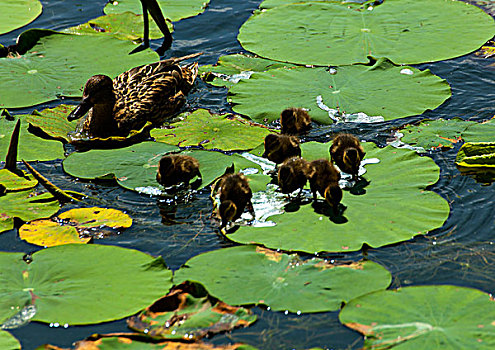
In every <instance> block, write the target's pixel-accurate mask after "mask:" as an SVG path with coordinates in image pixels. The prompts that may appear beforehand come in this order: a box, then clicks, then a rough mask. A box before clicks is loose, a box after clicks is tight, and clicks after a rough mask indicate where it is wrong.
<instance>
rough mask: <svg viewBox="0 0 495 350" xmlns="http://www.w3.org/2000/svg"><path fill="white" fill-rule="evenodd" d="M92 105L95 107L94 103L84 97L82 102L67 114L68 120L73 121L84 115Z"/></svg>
mask: <svg viewBox="0 0 495 350" xmlns="http://www.w3.org/2000/svg"><path fill="white" fill-rule="evenodd" d="M91 107H93V104H92V103H91V102H89V100H88V99H85V98H83V100H82V101H81V103H79V105H78V106H77V107H76V108H75V109H74V110H73V111H72V112H71V113H70V114H69V115H68V116H67V120H68V121H70V122H71V121H73V120H76V119H79V118H81V117H83V116H84V115H85V114H86V113H88V111H89V110H90V108H91Z"/></svg>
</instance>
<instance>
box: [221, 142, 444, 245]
mask: <svg viewBox="0 0 495 350" xmlns="http://www.w3.org/2000/svg"><path fill="white" fill-rule="evenodd" d="M307 144H308V143H305V144H303V145H302V146H301V148H302V150H303V157H305V151H304V150H305V148H306V147H307V146H306V145H307ZM309 144H311V143H309ZM321 147H322V148H323V146H321ZM329 147H330V143H328V144H326V147H324V148H323V149H326V152H322V153H321V157H327V156H328V154H327V153H328V148H329ZM364 148H365V151H366V158H378V159H379V163H378V164H368V165H366V170H367V172H366V174H365V175H364V178H365V179H366V180H367V181H369V182H370V183H369V184H368V185H367V186H366V187H364V192H365V193H364V194H362V195H353V194H352V193H350V192H345V193H344V197H343V200H342V203H343V204H344V205H345V206H346V207H347V208H346V209H345V211H344V212H343V216H342V217H340V218H338V219H339V220H336V218H332V217H329V216H327V215H325V214H323V213H325V211H323V213H322V211H321V210H320V209H321V208H319V206H318V205H316V206H314V204H311V205H310V204H308V205H303V206H301V207H300V209H299V210H298V211H296V212H286V213H283V214H280V215H275V216H272V217H270V218H269V220H270V221H273V222H275V223H276V225H275V226H272V227H249V226H242V227H240V228H239V229H238V230H237V231H236V232H234V233H232V234H229V235H228V236H227V237H228V238H229V239H231V240H233V241H235V242H238V243H244V244H247V243H253V242H256V243H259V244H263V245H264V246H266V247H269V248H273V249H277V248H279V249H283V250H286V251H291V250H294V251H304V252H309V253H314V252H320V251H331V252H343V251H355V250H359V249H360V248H361V246H362V245H363V244H364V243H366V244H367V245H369V246H371V247H381V246H384V245H388V244H393V243H397V242H401V241H405V240H408V239H411V238H413V237H414V236H416V235H421V234H426V233H427V232H428V231H431V230H433V229H435V228H438V227H441V226H442V225H443V223H444V221H445V220H446V219H447V217H448V215H449V205H448V203H447V201H446V200H445V199H443V198H442V197H440V196H439V195H438V194H436V193H434V192H432V191H428V190H427V189H426V188H427V187H428V186H429V185H432V184H434V183H435V182H437V180H438V178H439V171H440V169H439V168H438V166H437V165H436V164H435V162H434V161H433V160H432V159H431V158H428V157H420V156H419V155H417V154H416V152H414V151H411V150H405V149H395V148H393V147H391V146H387V147H385V148H381V149H380V148H378V147H376V146H374V145H372V144H369V143H366V144H364ZM366 158H365V160H366ZM320 213H322V214H320ZM332 219H333V220H334V221H336V222H341V221H343V223H336V222H334V221H332Z"/></svg>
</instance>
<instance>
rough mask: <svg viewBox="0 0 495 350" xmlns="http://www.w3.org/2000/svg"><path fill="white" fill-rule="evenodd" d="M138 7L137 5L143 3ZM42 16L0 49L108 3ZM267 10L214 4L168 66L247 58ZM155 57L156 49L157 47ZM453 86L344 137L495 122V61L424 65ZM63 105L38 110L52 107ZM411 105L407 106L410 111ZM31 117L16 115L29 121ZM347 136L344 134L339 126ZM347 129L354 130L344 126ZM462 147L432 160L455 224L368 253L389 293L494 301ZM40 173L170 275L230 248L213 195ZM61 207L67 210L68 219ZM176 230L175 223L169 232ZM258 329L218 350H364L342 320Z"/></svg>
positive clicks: (206, 89)
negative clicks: (112, 216)
mask: <svg viewBox="0 0 495 350" xmlns="http://www.w3.org/2000/svg"><path fill="white" fill-rule="evenodd" d="M136 1H137V0H136ZM42 2H43V14H42V15H41V16H40V17H39V18H38V19H37V20H36V21H34V22H33V23H32V24H30V25H29V26H27V27H24V28H22V29H19V30H16V31H14V32H12V33H9V34H6V35H3V36H0V43H2V44H3V45H11V44H13V43H14V42H15V38H16V36H17V35H18V34H20V33H21V32H22V31H24V30H25V29H27V28H49V29H56V30H57V29H62V28H66V27H69V26H73V25H76V24H79V23H83V22H86V21H87V20H89V19H91V18H94V17H97V16H100V15H101V14H102V8H103V6H104V4H105V2H106V1H103V0H98V1H95V0H93V1H79V0H77V1H42ZM260 2H261V1H260V0H256V1H255V0H249V1H246V0H242V1H240V0H237V1H236V0H212V1H211V4H210V5H209V7H208V8H207V10H206V11H205V12H204V13H203V14H201V15H199V16H196V17H194V18H190V19H185V20H183V21H181V22H179V23H176V25H175V33H174V39H175V41H174V43H173V46H172V49H171V50H169V51H168V52H167V53H166V56H167V57H168V56H180V55H183V54H189V53H192V52H197V51H203V52H204V55H203V56H201V57H200V58H199V61H200V64H211V63H215V62H216V61H217V59H218V57H219V56H220V55H225V54H231V53H237V52H242V51H243V50H242V48H241V46H240V45H239V43H238V42H237V39H236V36H237V32H238V28H239V27H240V26H241V25H242V23H243V22H244V21H245V20H246V19H247V18H248V17H249V16H250V15H251V13H252V11H253V10H255V9H256V8H257V6H258V4H259V3H260ZM154 45H155V47H158V45H159V42H156V43H154ZM419 68H420V69H430V70H431V71H432V72H433V73H434V74H437V75H439V76H440V77H442V78H444V79H446V80H447V81H448V82H449V84H450V85H451V87H452V98H451V99H449V100H448V101H447V102H445V103H444V104H443V105H442V106H440V107H439V108H437V109H436V110H434V111H428V112H426V113H424V115H422V116H415V117H410V118H404V119H401V120H397V121H392V122H386V123H380V124H374V125H365V126H358V125H356V126H353V127H352V128H351V129H347V130H348V131H350V132H353V133H355V134H359V135H360V137H361V138H362V139H366V140H369V141H374V142H376V143H378V144H379V145H384V144H385V141H386V139H387V137H389V135H390V129H391V128H393V127H397V126H400V125H403V124H406V123H411V122H415V121H419V120H421V119H423V118H425V117H428V118H452V117H461V118H463V119H471V120H477V121H482V120H486V119H488V118H491V117H492V116H493V115H494V114H495V106H494V104H493V101H494V95H493V94H494V93H495V89H494V81H495V79H494V78H495V61H494V60H492V59H486V60H485V59H482V58H479V57H476V56H475V55H474V54H470V55H467V56H463V57H460V58H457V59H453V60H448V61H443V62H438V63H433V64H423V65H420V66H419ZM188 100H189V102H188V106H187V108H191V109H193V108H200V107H201V108H210V109H211V110H213V111H215V112H226V111H230V107H229V105H228V104H227V103H226V90H225V89H223V88H215V87H211V86H208V85H206V84H205V83H203V82H202V81H200V80H198V82H197V85H196V88H195V90H194V91H193V92H192V94H190V96H189V99H188ZM57 103H58V102H54V103H48V104H44V105H42V106H36V109H42V108H44V107H52V106H54V105H56V104H57ZM405 103H407V101H406V102H405ZM33 109H34V107H33V108H28V109H23V110H19V111H13V112H14V113H28V112H30V111H32V110H33ZM339 127H340V126H339ZM346 127H347V126H346ZM336 131H340V130H339V129H338V128H337V127H335V126H328V127H319V128H315V129H313V130H312V132H311V133H310V134H309V135H308V136H307V137H306V140H316V141H327V140H328V137H329V135H330V134H333V133H335V132H336ZM458 148H459V146H457V147H456V148H455V149H453V150H450V151H446V152H433V153H430V154H428V155H426V156H430V157H432V158H433V159H434V160H435V162H436V163H437V164H438V165H439V166H440V168H441V176H440V180H439V182H438V183H437V184H435V185H434V186H433V187H432V189H433V190H434V191H436V192H438V193H439V194H440V195H442V196H443V197H444V198H446V199H447V200H448V202H449V203H450V205H451V215H450V217H449V218H448V220H447V221H446V223H445V225H444V226H443V227H442V228H440V229H437V230H435V231H434V232H432V233H430V234H429V235H428V236H424V237H417V238H415V239H413V240H411V241H408V242H404V243H401V244H396V245H392V246H387V247H383V248H379V249H370V250H369V251H368V258H369V259H371V260H373V261H376V262H378V263H380V264H382V265H383V266H385V267H386V268H387V269H388V270H389V271H390V272H391V273H392V276H393V282H392V287H399V286H407V285H422V284H455V285H463V286H470V287H474V288H478V289H481V290H483V291H486V292H489V293H493V292H494V288H495V281H494V279H495V277H494V276H495V247H494V245H493V242H492V240H493V238H494V235H495V216H494V215H493V214H492V213H493V212H494V209H495V208H494V204H493V203H494V201H493V199H494V194H495V187H494V185H482V184H479V183H477V182H476V181H475V180H474V179H472V178H470V177H466V176H462V175H461V174H460V173H459V171H458V170H457V169H456V167H455V165H454V159H455V155H456V153H457V151H458ZM36 168H37V170H39V171H40V172H41V173H43V174H44V175H45V176H47V177H48V178H50V179H51V180H52V181H53V182H54V183H55V184H56V185H57V186H59V187H61V188H64V189H72V190H75V191H79V192H82V193H85V194H88V195H89V196H91V197H93V198H98V199H93V200H90V203H88V204H94V205H99V206H104V207H112V208H116V209H120V210H124V211H126V212H127V213H128V214H129V215H131V216H132V218H133V220H134V224H133V226H132V227H131V228H130V229H128V230H125V231H124V232H123V233H122V234H121V235H119V236H115V237H111V238H109V239H105V240H100V241H98V244H113V245H119V246H122V247H129V248H136V249H139V250H142V251H144V252H147V253H150V254H153V255H162V256H163V257H164V259H165V261H166V262H167V263H168V265H169V266H170V267H171V268H172V269H177V268H179V267H180V266H181V265H182V264H183V263H184V262H185V261H187V260H188V259H189V258H191V257H193V256H195V255H197V254H199V253H202V252H205V251H209V250H213V249H218V248H221V247H225V246H230V245H232V243H229V242H226V241H224V240H223V239H222V238H221V237H220V236H219V235H218V234H217V233H216V231H215V226H214V224H213V223H212V222H211V221H210V220H209V215H210V213H211V210H212V205H211V202H210V200H209V193H208V191H207V190H204V191H202V192H199V193H197V194H195V195H194V197H193V199H192V200H190V201H188V202H187V203H179V204H177V205H171V204H167V203H166V202H163V201H161V200H158V199H156V198H151V197H148V196H145V195H139V194H136V193H133V192H130V191H125V190H123V189H122V188H120V187H119V186H118V185H117V184H116V183H115V182H101V181H100V182H76V181H75V180H74V179H73V178H72V177H70V176H68V175H66V174H64V173H63V171H62V167H61V162H60V161H54V162H46V163H38V164H37V165H36ZM70 208H71V207H70V206H67V207H64V210H68V209H70ZM171 220H173V221H175V222H178V223H176V224H170V222H171ZM0 247H1V250H2V251H20V252H30V251H35V250H38V249H39V247H36V246H34V245H30V244H28V243H25V242H24V241H21V240H20V239H19V238H18V234H17V231H16V230H12V231H9V232H6V233H3V234H1V235H0ZM361 255H362V253H361V252H354V253H348V254H333V255H332V256H333V257H337V258H339V257H344V258H346V259H348V258H355V259H358V258H360V257H361ZM254 312H255V313H256V314H257V315H258V317H259V319H258V321H257V322H256V323H255V324H254V325H253V326H252V327H249V328H247V329H241V330H236V331H234V332H232V333H228V334H223V335H217V336H215V337H213V338H212V339H211V341H212V342H214V343H216V344H225V343H228V342H232V341H235V342H238V341H242V342H246V343H249V344H252V345H254V346H257V347H259V348H260V349H293V348H294V349H305V348H306V349H307V348H310V347H313V346H320V347H323V348H328V349H357V348H360V347H361V346H362V338H361V336H360V335H359V334H358V333H356V332H354V331H351V330H349V329H347V328H346V327H344V326H342V325H340V324H339V322H338V317H337V315H338V313H336V312H332V313H319V314H310V315H300V316H297V315H293V314H289V315H285V314H284V313H281V312H271V311H266V310H264V309H262V308H254ZM121 331H127V327H126V323H125V320H120V321H116V322H110V323H105V324H100V325H91V326H80V327H69V328H67V329H64V328H54V327H49V326H48V325H46V324H41V323H37V322H33V323H31V324H29V325H26V326H23V327H21V328H19V329H15V330H12V333H13V334H14V335H15V336H16V337H17V338H18V339H19V340H20V341H21V344H22V347H23V349H27V350H30V349H34V348H36V347H37V346H39V345H41V344H45V343H51V344H54V345H58V346H64V347H69V346H70V345H71V344H72V342H74V341H76V340H80V339H83V338H85V337H87V336H89V335H90V334H92V333H109V332H121Z"/></svg>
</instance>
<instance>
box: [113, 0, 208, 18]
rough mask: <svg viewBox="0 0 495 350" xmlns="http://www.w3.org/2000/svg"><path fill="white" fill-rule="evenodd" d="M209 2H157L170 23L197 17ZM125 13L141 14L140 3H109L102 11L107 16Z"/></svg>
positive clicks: (202, 0)
mask: <svg viewBox="0 0 495 350" xmlns="http://www.w3.org/2000/svg"><path fill="white" fill-rule="evenodd" d="M209 2H210V1H209V0H158V4H159V5H160V8H161V9H162V13H163V16H164V17H165V18H168V19H170V20H171V21H172V22H177V21H180V20H181V19H183V18H187V17H193V16H196V15H199V14H200V13H202V12H203V11H204V10H205V8H206V6H207V5H208V3H209ZM126 11H130V12H133V13H136V14H138V15H142V14H143V8H142V6H141V3H140V2H139V1H134V0H119V1H113V2H109V3H108V4H107V5H106V6H105V8H104V9H103V12H105V14H107V15H109V14H112V13H122V12H126Z"/></svg>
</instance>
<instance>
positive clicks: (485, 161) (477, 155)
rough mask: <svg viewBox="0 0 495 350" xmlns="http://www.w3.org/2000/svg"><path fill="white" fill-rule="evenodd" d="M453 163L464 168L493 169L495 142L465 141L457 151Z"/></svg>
mask: <svg viewBox="0 0 495 350" xmlns="http://www.w3.org/2000/svg"><path fill="white" fill-rule="evenodd" d="M455 164H456V165H457V166H459V167H464V168H483V169H485V170H495V142H467V143H465V144H463V145H462V147H461V149H460V150H459V152H458V153H457V157H456V159H455Z"/></svg>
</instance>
